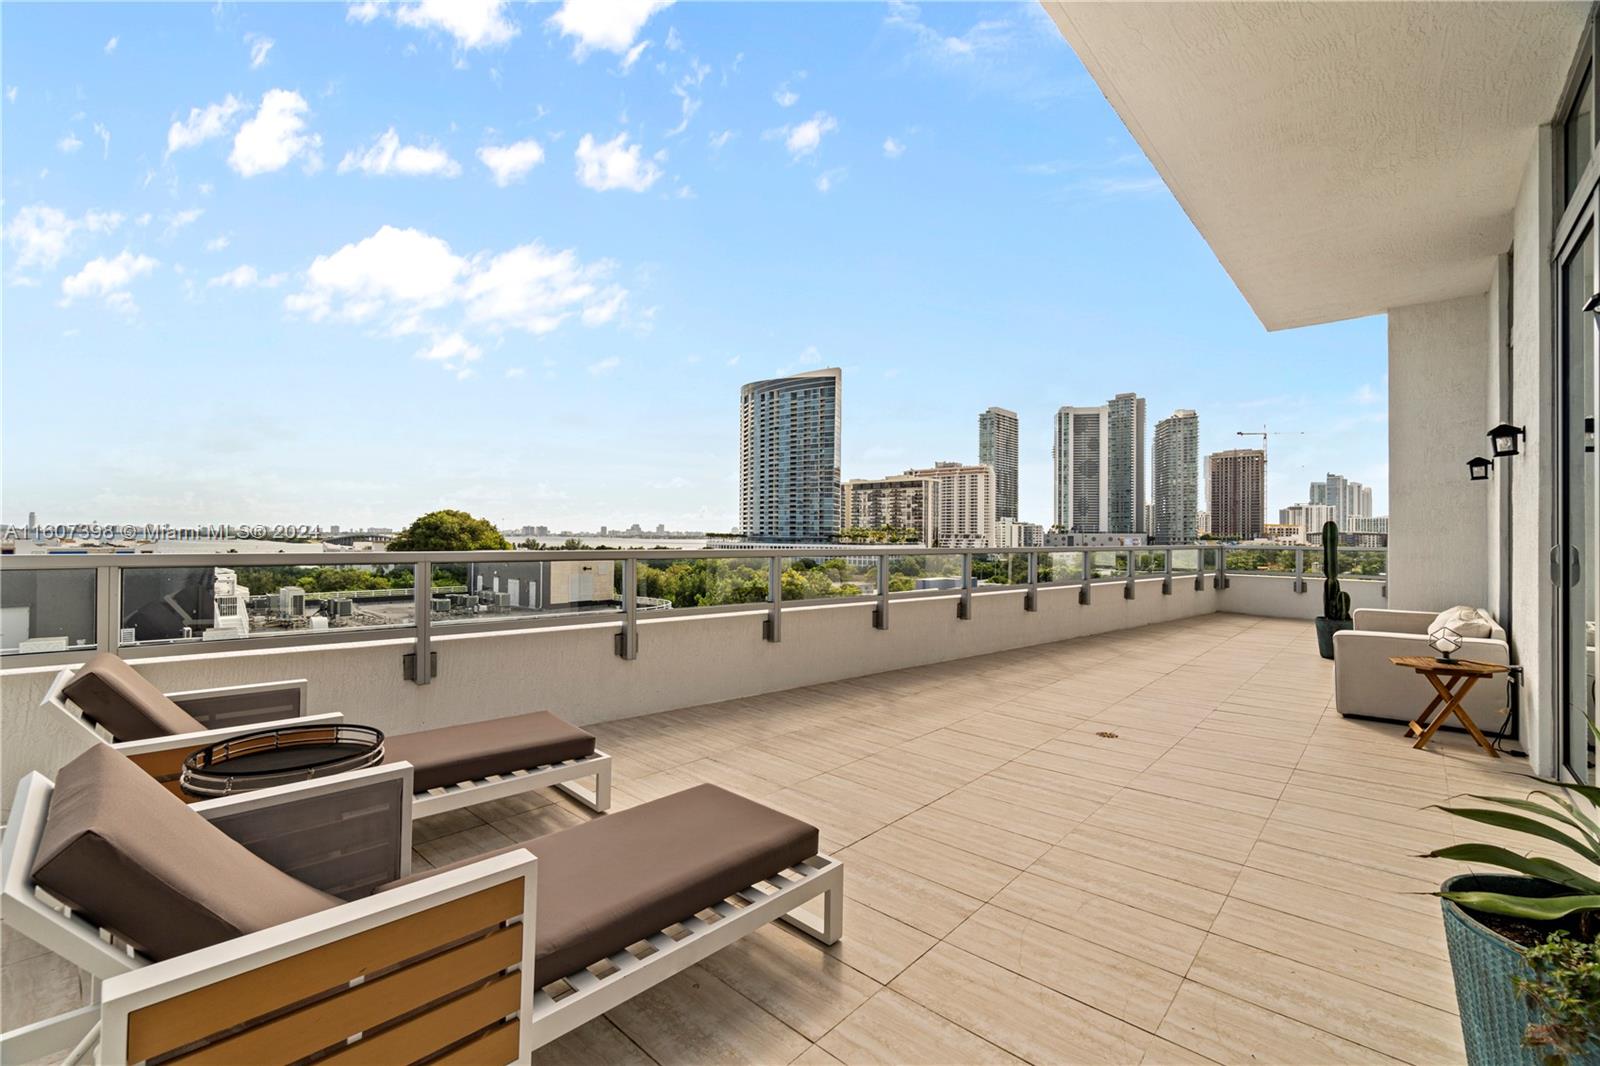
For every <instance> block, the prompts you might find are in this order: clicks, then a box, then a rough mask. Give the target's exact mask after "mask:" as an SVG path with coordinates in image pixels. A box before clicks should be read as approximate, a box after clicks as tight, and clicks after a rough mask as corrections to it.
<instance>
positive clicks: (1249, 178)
mask: <svg viewBox="0 0 1600 1066" xmlns="http://www.w3.org/2000/svg"><path fill="white" fill-rule="evenodd" d="M1043 3H1044V7H1045V9H1046V10H1047V11H1048V12H1049V13H1050V16H1051V17H1052V18H1053V19H1054V20H1055V23H1056V25H1057V26H1058V27H1059V28H1060V30H1061V33H1062V35H1063V36H1065V37H1066V39H1067V41H1068V42H1069V43H1070V44H1071V45H1072V47H1073V48H1074V50H1076V52H1077V53H1078V56H1079V58H1080V59H1082V60H1083V63H1084V66H1085V67H1087V68H1088V70H1089V73H1090V74H1091V75H1092V76H1093V77H1094V79H1095V80H1096V81H1097V82H1098V83H1099V85H1100V88H1101V90H1102V91H1103V92H1104V93H1105V95H1106V97H1107V99H1109V100H1110V102H1111V105H1112V106H1113V107H1115V108H1116V110H1117V112H1118V113H1119V114H1120V115H1121V116H1122V119H1123V121H1124V122H1125V123H1126V124H1127V126H1128V129H1129V131H1130V132H1131V133H1132V134H1133V136H1134V138H1135V139H1136V140H1137V141H1138V142H1139V144H1140V145H1141V146H1142V147H1143V148H1144V151H1145V154H1146V155H1148V156H1149V158H1150V161H1151V162H1152V163H1153V164H1154V165H1155V167H1156V169H1157V170H1158V171H1159V172H1160V174H1161V176H1162V177H1163V178H1164V179H1165V180H1166V183H1167V187H1168V188H1170V189H1171V190H1172V192H1173V194H1174V195H1175V196H1176V197H1177V198H1178V201H1179V203H1181V204H1182V205H1183V208H1184V210H1185V211H1186V212H1188V215H1189V218H1190V219H1191V220H1192V221H1193V222H1194V224H1195V226H1196V227H1197V228H1198V229H1199V230H1200V233H1201V235H1202V236H1204V237H1205V239H1206V241H1207V242H1209V243H1210V245H1211V248H1212V250H1213V251H1214V252H1215V253H1216V255H1217V258H1218V259H1219V260H1221V262H1222V265H1223V267H1224V268H1225V269H1226V270H1227V271H1228V273H1229V275H1230V276H1232V278H1233V280H1234V283H1235V284H1236V285H1238V287H1239V290H1240V292H1242V293H1243V294H1244V297H1245V299H1246V300H1248V301H1249V302H1250V306H1251V307H1252V308H1253V309H1254V310H1255V312H1256V314H1257V315H1258V316H1259V317H1260V319H1261V321H1262V323H1263V324H1264V325H1266V327H1267V328H1268V329H1283V328H1286V327H1290V326H1303V325H1309V324H1311V323H1315V322H1330V321H1335V320H1338V319H1345V318H1354V317H1357V316H1360V315H1368V314H1376V313H1380V312H1383V311H1386V310H1388V309H1389V308H1391V307H1403V306H1407V305H1409V304H1415V303H1423V302H1428V301H1432V300H1440V299H1446V298H1449V297H1455V296H1463V295H1467V294H1470V293H1478V292H1483V291H1485V290H1486V289H1487V288H1488V283H1489V276H1490V269H1491V264H1492V259H1493V257H1494V256H1495V255H1498V254H1499V253H1501V252H1504V251H1506V250H1507V248H1509V246H1510V244H1511V211H1512V207H1513V204H1514V202H1515V200H1516V196H1517V190H1518V187H1519V186H1520V184H1521V181H1522V177H1523V173H1524V170H1525V168H1526V167H1527V164H1528V160H1529V158H1530V154H1531V152H1532V150H1533V147H1534V144H1535V138H1536V129H1537V127H1538V126H1539V125H1541V124H1543V123H1546V122H1549V121H1550V120H1551V118H1552V117H1553V115H1554V112H1555V109H1556V106H1557V103H1558V100H1559V97H1560V95H1561V90H1562V87H1563V85H1564V84H1565V82H1566V76H1567V71H1568V69H1569V66H1570V63H1571V59H1572V56H1573V53H1574V52H1575V51H1576V49H1577V46H1578V43H1579V41H1580V39H1581V37H1582V33H1583V24H1584V18H1585V16H1586V13H1587V10H1588V7H1587V5H1586V4H1583V3H1526V4H1524V3H1179V4H1167V3H1143V4H1139V3H1126V4H1124V3H1072V2H1061V0H1043Z"/></svg>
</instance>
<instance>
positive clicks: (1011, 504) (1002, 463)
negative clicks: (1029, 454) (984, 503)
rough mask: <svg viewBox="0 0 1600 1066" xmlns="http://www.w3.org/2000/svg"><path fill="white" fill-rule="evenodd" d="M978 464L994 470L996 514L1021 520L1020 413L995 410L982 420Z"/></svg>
mask: <svg viewBox="0 0 1600 1066" xmlns="http://www.w3.org/2000/svg"><path fill="white" fill-rule="evenodd" d="M978 462H980V463H986V464H988V465H989V466H991V467H993V468H994V514H995V517H996V518H1016V517H1017V413H1016V412H1015V411H1008V410H1006V409H1005V408H1004V407H991V408H989V409H988V410H987V411H984V412H983V413H982V414H980V415H979V416H978Z"/></svg>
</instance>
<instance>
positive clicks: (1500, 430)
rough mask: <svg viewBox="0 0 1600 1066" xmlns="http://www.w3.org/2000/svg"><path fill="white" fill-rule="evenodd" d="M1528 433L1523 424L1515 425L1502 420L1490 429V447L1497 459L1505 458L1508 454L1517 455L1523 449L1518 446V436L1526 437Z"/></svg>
mask: <svg viewBox="0 0 1600 1066" xmlns="http://www.w3.org/2000/svg"><path fill="white" fill-rule="evenodd" d="M1525 436H1527V433H1526V432H1524V431H1523V428H1522V427H1521V426H1513V425H1511V424H1509V423H1506V422H1502V423H1501V424H1500V425H1498V426H1495V427H1494V428H1493V429H1491V430H1490V431H1489V443H1490V447H1491V448H1492V449H1493V450H1494V457H1495V458H1496V459H1504V458H1505V457H1506V456H1508V455H1516V454H1517V453H1518V452H1519V451H1520V450H1521V449H1519V448H1518V447H1517V438H1518V437H1525Z"/></svg>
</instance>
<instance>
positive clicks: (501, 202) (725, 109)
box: [0, 3, 1387, 529]
mask: <svg viewBox="0 0 1600 1066" xmlns="http://www.w3.org/2000/svg"><path fill="white" fill-rule="evenodd" d="M620 7H621V5H619V9H620ZM418 10H421V9H418ZM559 10H560V9H558V8H555V7H553V6H552V7H550V8H547V9H540V8H531V7H530V8H524V7H511V6H502V7H487V8H485V11H486V12H487V14H486V15H485V17H484V20H483V21H482V23H481V25H479V26H477V27H476V31H475V30H474V28H473V27H466V26H457V27H456V28H454V29H452V28H451V26H449V25H447V24H446V23H444V22H441V21H438V20H433V21H429V20H428V19H424V18H421V17H420V16H419V17H418V18H417V19H413V20H408V21H407V22H404V23H402V22H401V21H400V20H397V19H395V18H391V17H388V16H384V15H379V16H378V17H374V18H372V19H370V20H365V21H364V18H365V15H364V12H365V11H366V9H365V8H362V7H357V8H346V7H341V6H334V5H260V4H248V3H247V4H229V5H225V6H223V7H221V8H216V9H213V8H211V7H210V6H207V5H170V6H163V7H147V8H131V7H126V6H123V5H89V6H83V7H77V6H73V7H64V6H61V5H17V6H15V7H8V8H7V11H6V30H7V33H6V34H5V37H4V40H3V41H0V48H3V49H4V60H5V62H4V71H5V73H4V86H3V90H0V92H3V95H0V113H3V115H4V122H3V123H0V127H3V128H0V147H3V151H4V156H5V159H6V175H5V189H4V206H3V207H0V226H3V229H4V241H5V251H6V265H5V270H4V273H3V276H0V295H3V299H4V304H5V314H4V315H3V316H0V343H3V346H4V349H5V353H6V355H5V384H6V386H7V387H6V389H5V390H4V394H3V396H0V405H3V406H0V423H3V426H4V428H3V431H0V432H3V436H0V444H3V446H4V447H3V452H4V456H3V468H0V477H3V481H4V484H5V492H4V501H3V503H4V511H3V514H0V517H3V519H4V520H5V521H6V522H9V523H13V524H21V523H22V522H23V521H24V518H25V512H26V511H27V510H29V509H32V510H37V511H39V512H40V513H41V514H49V515H51V516H58V517H59V518H60V520H62V521H71V522H78V521H94V520H115V519H128V520H133V519H137V520H141V521H161V522H171V523H175V524H181V523H200V522H216V521H234V522H238V521H245V520H250V521H263V520H269V521H282V522H290V521H292V522H297V523H301V522H316V521H319V520H321V521H328V520H329V519H330V518H331V519H332V520H333V521H337V522H339V523H341V524H344V525H349V526H357V525H361V526H396V525H398V524H402V523H404V522H406V521H409V520H410V519H411V518H413V517H415V516H416V515H417V514H421V513H425V512H427V511H430V510H434V509H437V508H438V507H442V506H459V507H464V508H466V509H469V510H471V511H473V512H474V513H480V514H484V515H488V516H493V517H494V518H495V519H496V520H497V521H503V522H506V523H508V524H513V525H521V524H525V523H530V522H531V523H538V524H545V525H548V526H551V527H552V528H563V527H565V528H586V529H593V528H597V527H598V526H599V525H602V524H605V525H615V524H617V523H619V522H620V523H621V524H623V525H626V524H628V523H629V522H632V521H635V520H639V521H643V522H645V523H646V525H654V524H655V523H656V522H658V521H659V522H665V523H666V524H667V525H668V526H669V527H670V528H679V529H685V528H688V529H696V528H698V529H730V528H732V527H733V526H734V525H735V524H736V522H737V520H738V514H737V493H736V491H734V487H735V486H736V485H737V479H738V457H737V455H736V454H734V452H733V450H732V449H731V448H730V447H729V439H730V438H729V434H728V431H727V426H728V422H727V418H728V406H729V403H728V399H727V397H728V396H729V395H730V394H731V393H732V391H733V390H735V389H737V387H738V386H739V385H740V384H741V383H743V382H746V381H750V380H756V379H760V378H769V377H776V376H780V375H781V374H782V373H783V372H785V371H792V370H796V369H808V368H813V367H817V366H822V365H839V366H842V367H843V368H844V369H845V371H846V373H847V374H849V375H850V377H851V380H852V393H851V395H852V404H851V408H850V409H849V410H848V411H847V412H846V420H847V423H848V428H847V430H846V433H845V446H844V454H843V456H842V461H843V466H844V468H845V470H846V471H847V472H850V473H854V472H861V473H863V474H871V475H881V474H887V473H891V472H894V471H898V470H904V469H906V468H907V467H908V466H911V465H913V464H919V463H926V462H931V461H933V460H934V459H937V458H939V457H941V456H944V457H959V458H962V459H964V460H967V461H971V460H972V459H975V458H976V454H975V452H974V451H972V441H971V437H972V421H973V417H974V414H975V413H976V412H977V411H981V410H982V409H983V408H984V407H986V406H990V405H997V406H1002V407H1004V408H1006V409H1008V410H1011V411H1015V412H1016V414H1017V415H1018V419H1019V422H1020V424H1021V432H1020V437H1019V448H1018V450H1019V456H1020V460H1019V469H1018V481H1019V496H1020V507H1019V517H1020V518H1021V519H1023V520H1028V521H1034V522H1042V523H1045V524H1048V522H1049V519H1050V481H1051V471H1050V459H1049V448H1050V437H1051V429H1052V422H1053V417H1054V413H1055V410H1056V408H1057V407H1059V406H1060V405H1061V404H1062V403H1066V402H1073V401H1074V400H1075V399H1076V398H1079V397H1106V396H1111V395H1114V394H1116V393H1117V392H1121V391H1134V392H1137V393H1138V394H1139V395H1140V396H1142V397H1145V398H1146V400H1147V402H1148V403H1149V404H1150V405H1153V406H1152V410H1156V411H1171V410H1173V409H1175V408H1178V407H1187V408H1196V409H1199V410H1200V411H1201V412H1202V415H1203V429H1202V440H1201V450H1202V452H1203V453H1204V452H1209V451H1214V450H1217V449H1219V448H1223V447H1226V446H1228V444H1229V443H1231V441H1232V434H1233V433H1234V431H1236V430H1240V429H1246V428H1250V427H1253V426H1256V425H1259V424H1260V423H1261V422H1262V421H1263V420H1268V421H1270V422H1271V423H1272V425H1273V428H1275V429H1276V428H1280V427H1281V428H1290V426H1291V425H1293V426H1295V427H1297V428H1304V429H1306V430H1308V431H1310V435H1308V436H1306V437H1304V438H1295V439H1290V438H1280V439H1279V440H1281V441H1282V442H1283V443H1281V444H1280V443H1279V441H1275V442H1274V444H1273V462H1272V470H1271V484H1270V486H1269V496H1270V502H1271V505H1272V506H1273V507H1274V508H1276V507H1278V506H1284V505H1287V504H1290V503H1293V502H1296V501H1297V500H1298V499H1299V496H1300V493H1302V492H1303V490H1304V485H1305V483H1306V482H1307V481H1309V480H1310V479H1311V478H1312V477H1315V476H1317V475H1319V474H1320V473H1322V471H1324V470H1326V469H1328V468H1330V467H1337V468H1340V469H1345V470H1346V472H1347V473H1348V474H1349V475H1350V476H1351V477H1353V478H1356V479H1358V480H1360V481H1362V482H1363V483H1364V484H1369V485H1372V486H1374V488H1375V489H1377V490H1378V491H1377V495H1378V496H1379V498H1380V502H1379V504H1378V509H1379V510H1380V511H1381V510H1384V509H1386V508H1385V506H1384V504H1383V503H1382V502H1381V499H1382V497H1383V496H1384V495H1385V488H1386V479H1385V476H1384V473H1383V471H1384V467H1385V463H1386V457H1387V441H1386V435H1387V434H1386V428H1385V418H1386V407H1387V405H1386V397H1385V393H1386V389H1387V384H1386V379H1385V371H1386V361H1385V355H1384V352H1385V325H1384V320H1383V319H1382V318H1381V317H1373V318H1367V319H1361V320H1357V321H1352V322H1345V323H1339V324H1334V325H1328V326H1319V327H1315V328H1313V329H1308V330H1301V331H1293V332H1287V333H1268V332H1266V331H1265V330H1264V329H1263V328H1262V327H1261V326H1260V324H1259V323H1258V321H1257V320H1256V318H1255V316H1254V315H1253V314H1252V313H1251V311H1250V309H1249V308H1248V307H1247V306H1246V304H1245V302H1244V300H1243V299H1242V298H1241V297H1240V296H1239V294H1238V292H1237V290H1236V289H1235V288H1234V286H1233V284H1232V283H1231V281H1230V280H1229V279H1228V277H1227V275H1226V273H1225V272H1224V271H1223V270H1222V269H1221V267H1220V266H1218V264H1217V262H1216V260H1215V257H1214V256H1213V255H1212V253H1211V251H1210V249H1209V248H1208V247H1207V246H1206V244H1205V242H1204V241H1203V240H1202V239H1201V238H1200V236H1199V235H1198V234H1197V233H1196V232H1195V231H1194V228H1193V226H1192V225H1191V224H1190V222H1189V221H1188V219H1187V217H1186V216H1185V215H1184V213H1183V211H1182V209H1181V208H1180V206H1179V205H1178V204H1177V202H1176V201H1175V200H1174V199H1173V197H1172V196H1171V195H1170V194H1169V193H1168V192H1167V191H1166V190H1165V188H1164V187H1163V186H1162V184H1161V182H1160V179H1159V178H1158V177H1157V176H1156V174H1155V172H1154V171H1153V170H1152V169H1151V168H1150V167H1149V165H1148V164H1147V163H1146V162H1145V160H1144V158H1143V156H1142V154H1141V153H1140V151H1139V149H1138V147H1137V145H1136V144H1135V143H1134V141H1133V140H1132V138H1131V137H1130V136H1129V135H1128V133H1127V131H1126V129H1125V128H1124V127H1123V125H1122V123H1121V122H1120V120H1119V119H1118V118H1117V116H1116V115H1115V113H1114V112H1113V111H1112V109H1111V108H1110V106H1109V105H1108V104H1107V103H1106V101H1105V99H1104V98H1103V96H1102V95H1101V94H1100V93H1099V92H1098V91H1095V90H1094V88H1093V83H1092V81H1091V80H1090V79H1089V78H1088V76H1087V75H1086V74H1085V73H1084V71H1083V68H1082V66H1081V64H1080V63H1079V62H1078V60H1077V59H1076V58H1075V57H1074V56H1073V54H1072V52H1071V50H1070V48H1068V47H1067V46H1066V44H1065V42H1063V41H1062V40H1061V38H1060V35H1059V33H1058V32H1056V31H1055V29H1054V28H1053V27H1052V26H1050V25H1049V22H1048V18H1047V17H1046V16H1045V14H1044V13H1043V12H1042V11H1040V10H1038V9H1036V8H1031V7H1018V6H1012V5H969V4H938V5H932V4H930V5H923V6H922V7H921V8H920V9H918V8H915V7H912V6H909V5H904V4H899V5H891V6H888V7H874V6H869V5H823V6H821V7H815V8H800V7H798V6H790V5H737V6H734V7H716V8H714V7H709V6H703V5H689V4H678V5H673V6H669V7H652V6H649V5H646V6H645V7H642V8H640V10H641V11H644V12H645V14H644V15H641V16H639V17H637V18H636V19H635V20H634V21H631V22H629V23H628V24H627V25H624V26H621V27H620V28H618V29H617V30H616V32H615V33H614V34H610V35H606V34H599V33H597V34H596V35H595V37H594V40H593V41H592V42H591V41H590V39H589V38H587V37H584V36H582V35H581V34H578V33H575V32H566V31H565V30H564V29H563V25H562V23H561V22H559V21H557V20H556V18H555V16H556V15H557V14H558V12H559ZM457 30H460V32H459V33H458V32H457ZM113 39H114V40H116V41H117V44H116V46H115V47H114V48H111V49H107V47H106V45H107V44H108V42H110V41H112V40H113ZM821 41H826V42H828V47H826V48H824V47H821V46H819V44H818V42H821ZM266 42H271V47H270V48H267V47H266ZM616 42H624V43H623V44H622V45H621V50H616V49H615V45H616ZM634 49H641V51H639V53H638V54H637V56H635V58H634V60H633V61H632V62H629V56H630V54H632V53H633V50H634ZM264 111H265V112H266V113H265V114H263V112H264ZM268 120H271V121H268ZM280 120H281V121H280ZM391 127H392V132H391ZM274 130H276V131H278V132H280V133H285V136H284V137H282V138H277V139H274V138H272V137H268V136H267V134H268V133H269V132H272V131H274ZM285 131H286V132H285ZM585 144H587V145H588V147H587V149H585V148H584V145H585ZM241 146H242V147H241ZM1044 146H1047V147H1044ZM268 149H270V151H269V150H268ZM513 149H514V150H513ZM319 161H320V168H319V167H318V166H317V165H316V163H317V162H319ZM608 162H614V163H615V165H616V166H615V169H608V167H607V165H604V164H607V163H608ZM597 186H598V187H597ZM1151 248H1160V249H1161V250H1162V253H1161V254H1162V256H1163V260H1164V262H1165V263H1166V264H1167V266H1168V267H1169V268H1170V269H1172V270H1176V271H1180V272H1181V275H1182V276H1183V277H1184V278H1185V284H1184V285H1183V286H1181V287H1180V288H1179V289H1177V290H1174V291H1169V292H1165V293H1164V294H1163V296H1162V299H1161V300H1160V302H1159V304H1158V303H1156V302H1155V301H1153V300H1152V298H1151V292H1150V289H1149V287H1148V284H1147V281H1146V279H1147V277H1148V264H1149V249H1151ZM536 268H549V269H552V270H556V271H557V272H558V273H559V272H563V271H564V272H565V273H564V274H562V276H563V277H566V278H567V279H568V280H569V281H571V282H572V284H571V286H569V288H568V289H563V290H562V292H570V293H579V292H581V293H582V295H581V296H577V297H576V302H563V299H564V298H563V297H562V296H561V295H560V294H556V293H551V292H548V291H546V290H544V289H541V288H539V287H537V286H536V285H533V284H532V283H531V282H530V281H529V279H530V278H533V277H537V276H539V274H538V270H537V269H536ZM412 312H415V313H414V314H413V313H412ZM974 352H982V353H990V352H993V353H995V354H996V356H998V359H987V358H985V359H974V358H973V354H972V353H974ZM996 366H1004V367H1005V368H1006V371H1005V373H1004V374H1003V375H999V374H996V372H995V371H996ZM463 374H465V376H462V375H463ZM1068 375H1070V385H1068V384H1064V383H1063V382H1064V381H1065V380H1066V379H1067V377H1068ZM68 383H70V388H71V398H72V406H73V418H72V420H71V422H70V424H66V423H64V422H63V420H62V417H61V413H60V412H61V403H60V401H61V398H62V397H63V395H64V394H65V392H64V390H66V389H67V388H68ZM1078 402H1081V400H1080V401H1078ZM424 405H425V406H424ZM312 412H316V413H315V414H314V415H313V414H312ZM856 416H859V417H856ZM424 423H425V424H426V427H427V428H426V429H425V430H424V431H419V430H418V428H417V427H418V426H419V425H423V424H424ZM180 424H181V425H182V427H183V432H182V433H181V434H180V433H179V432H177V429H176V427H177V426H179V425H180Z"/></svg>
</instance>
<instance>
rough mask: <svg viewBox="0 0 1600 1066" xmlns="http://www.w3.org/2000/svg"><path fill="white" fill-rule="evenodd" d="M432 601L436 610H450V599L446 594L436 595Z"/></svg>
mask: <svg viewBox="0 0 1600 1066" xmlns="http://www.w3.org/2000/svg"><path fill="white" fill-rule="evenodd" d="M431 602H432V609H433V610H435V611H448V610H449V609H450V601H449V599H447V598H446V597H444V596H435V597H433V599H432V601H431Z"/></svg>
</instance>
